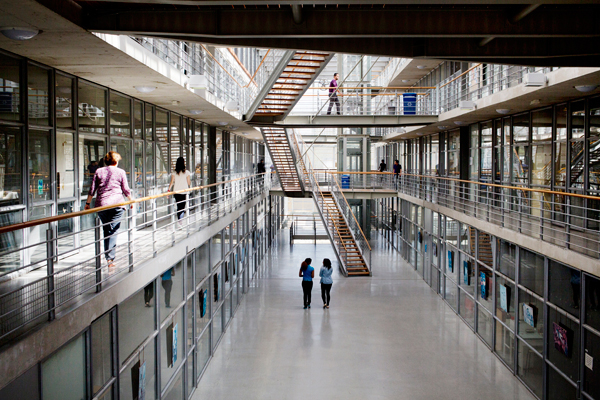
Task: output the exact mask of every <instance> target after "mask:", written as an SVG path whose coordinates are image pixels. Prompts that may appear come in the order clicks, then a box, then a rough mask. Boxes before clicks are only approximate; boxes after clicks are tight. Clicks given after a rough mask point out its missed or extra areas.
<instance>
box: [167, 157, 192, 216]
mask: <svg viewBox="0 0 600 400" xmlns="http://www.w3.org/2000/svg"><path fill="white" fill-rule="evenodd" d="M190 176H191V174H190V171H188V170H186V169H185V160H184V159H183V157H179V158H178V159H177V162H176V163H175V172H174V173H172V174H171V183H169V189H168V190H167V191H168V192H170V191H171V190H172V191H173V192H178V191H180V190H185V189H189V188H190V186H191V185H192V178H191V177H190ZM173 196H174V197H175V203H176V204H177V219H178V220H180V219H181V218H183V216H184V215H185V205H186V200H187V193H175V194H174V195H173ZM179 227H180V228H181V222H179Z"/></svg>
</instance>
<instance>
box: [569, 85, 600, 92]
mask: <svg viewBox="0 0 600 400" xmlns="http://www.w3.org/2000/svg"><path fill="white" fill-rule="evenodd" d="M573 87H574V88H575V89H577V90H578V91H580V92H581V93H589V92H593V91H594V90H596V89H597V88H598V85H577V86H573Z"/></svg>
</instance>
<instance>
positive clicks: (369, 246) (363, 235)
mask: <svg viewBox="0 0 600 400" xmlns="http://www.w3.org/2000/svg"><path fill="white" fill-rule="evenodd" d="M333 181H334V182H335V185H336V186H337V187H338V189H339V190H340V193H341V194H342V197H343V198H344V201H345V202H346V205H347V206H348V210H350V214H352V218H354V222H356V226H358V229H359V230H360V234H361V235H362V237H363V239H365V242H366V243H367V247H368V248H369V250H371V245H370V244H369V241H368V240H367V237H366V236H365V233H364V232H363V230H362V228H361V227H360V224H359V223H358V221H357V220H356V215H354V213H353V212H352V209H351V208H350V204H348V200H346V196H344V192H342V188H341V187H340V185H339V184H338V182H337V179H334V180H333Z"/></svg>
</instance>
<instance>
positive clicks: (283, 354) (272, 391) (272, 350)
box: [192, 230, 534, 400]
mask: <svg viewBox="0 0 600 400" xmlns="http://www.w3.org/2000/svg"><path fill="white" fill-rule="evenodd" d="M287 234H288V232H287V230H283V231H282V232H281V233H280V234H279V238H278V240H277V241H276V242H275V243H274V244H273V247H272V248H271V251H270V253H269V254H268V256H267V259H266V262H265V263H264V264H263V266H262V267H261V269H260V270H259V274H258V275H257V276H256V279H255V280H254V281H253V286H251V288H250V291H249V293H248V295H247V296H246V297H245V300H244V301H243V302H242V304H241V305H240V308H239V310H238V312H237V313H236V315H235V317H234V318H233V320H232V322H231V324H230V325H229V327H228V330H227V332H226V333H225V335H224V336H223V338H222V339H221V344H220V345H219V347H218V348H217V350H216V352H215V354H214V356H213V359H212V361H211V363H210V364H209V365H208V367H207V370H206V372H205V374H204V376H203V377H202V379H201V381H200V383H199V386H198V389H197V390H196V392H195V394H194V395H193V396H192V399H194V400H195V399H212V400H218V399H241V398H244V399H261V400H264V399H281V398H286V399H306V398H315V399H357V398H365V399H410V400H415V399H428V400H430V399H440V398H446V397H449V396H450V397H452V398H459V399H468V398H481V397H485V398H486V399H490V400H491V399H502V400H507V399H519V400H529V399H533V398H534V397H533V396H532V395H531V394H530V393H529V391H528V390H527V389H526V388H525V386H524V385H522V384H521V383H520V382H519V381H518V380H517V379H516V378H515V377H514V376H513V375H512V374H511V372H510V371H509V370H508V369H507V368H506V367H505V366H504V365H503V364H502V362H501V361H500V360H499V359H498V358H497V357H495V356H494V355H493V354H492V353H491V352H490V350H489V349H488V348H487V347H486V346H485V344H484V343H483V342H482V341H481V340H479V339H478V338H477V336H476V335H474V334H473V332H472V331H471V330H470V329H469V327H468V326H467V325H466V324H465V323H463V322H462V321H461V320H460V318H459V317H458V316H457V315H456V314H455V313H454V312H453V311H452V310H451V309H450V308H449V307H447V306H446V305H445V304H444V302H443V300H442V299H441V298H440V297H438V296H437V295H435V293H434V292H433V291H432V290H431V289H430V288H429V287H428V286H427V284H426V283H425V282H424V281H423V280H422V279H421V277H420V275H419V274H418V273H417V272H416V271H415V270H414V269H413V268H412V267H411V266H410V265H408V264H407V263H406V262H405V261H403V260H402V258H401V257H400V254H399V253H397V252H396V251H395V250H390V248H389V246H387V245H386V244H384V243H383V241H382V243H378V241H377V240H374V241H372V245H373V249H374V250H373V266H374V268H376V270H377V275H374V276H373V277H370V278H356V279H344V278H343V277H341V276H340V274H339V272H338V268H337V265H336V264H337V263H335V256H334V253H333V250H332V249H331V247H330V246H329V245H328V244H317V245H313V244H294V245H293V246H290V245H289V244H288V240H287ZM372 237H375V234H374V235H373V236H372ZM306 257H311V258H312V259H313V263H312V265H313V267H315V270H316V271H315V275H316V276H317V275H318V272H319V268H320V266H321V262H322V260H323V258H329V259H331V260H332V261H334V266H333V268H334V275H333V279H334V283H333V289H332V293H331V306H330V309H328V310H324V309H323V308H322V301H321V299H320V287H319V283H318V282H319V281H318V278H317V279H316V280H315V284H314V288H313V291H312V309H309V310H303V309H302V289H301V287H300V279H299V278H298V268H299V265H300V263H301V262H302V260H304V259H305V258H306Z"/></svg>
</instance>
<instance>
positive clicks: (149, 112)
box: [144, 104, 155, 140]
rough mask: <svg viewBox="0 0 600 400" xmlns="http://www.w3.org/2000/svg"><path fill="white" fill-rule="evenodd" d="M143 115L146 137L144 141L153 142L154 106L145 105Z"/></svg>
mask: <svg viewBox="0 0 600 400" xmlns="http://www.w3.org/2000/svg"><path fill="white" fill-rule="evenodd" d="M144 114H145V115H146V124H145V126H144V129H145V131H146V135H145V137H144V139H146V140H155V138H154V106H152V105H150V104H146V107H145V112H144Z"/></svg>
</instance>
